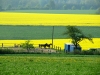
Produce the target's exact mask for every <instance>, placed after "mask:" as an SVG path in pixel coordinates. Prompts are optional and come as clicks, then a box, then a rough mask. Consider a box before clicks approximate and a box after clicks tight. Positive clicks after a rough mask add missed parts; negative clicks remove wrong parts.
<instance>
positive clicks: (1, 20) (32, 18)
mask: <svg viewBox="0 0 100 75" xmlns="http://www.w3.org/2000/svg"><path fill="white" fill-rule="evenodd" d="M0 24H1V25H34V26H36V25H44V26H66V25H74V26H100V15H87V14H86V15H84V14H41V13H38V14H37V13H11V12H8V13H7V12H0Z"/></svg>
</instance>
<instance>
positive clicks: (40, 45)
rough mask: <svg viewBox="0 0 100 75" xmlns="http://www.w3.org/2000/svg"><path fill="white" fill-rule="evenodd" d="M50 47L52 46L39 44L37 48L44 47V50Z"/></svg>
mask: <svg viewBox="0 0 100 75" xmlns="http://www.w3.org/2000/svg"><path fill="white" fill-rule="evenodd" d="M50 45H52V44H47V43H46V44H39V48H42V47H44V48H46V47H48V48H50Z"/></svg>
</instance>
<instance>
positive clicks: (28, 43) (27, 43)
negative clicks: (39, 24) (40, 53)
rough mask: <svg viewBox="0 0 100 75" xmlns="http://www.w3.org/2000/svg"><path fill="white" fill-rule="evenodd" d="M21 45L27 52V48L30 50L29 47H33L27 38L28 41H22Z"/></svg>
mask: <svg viewBox="0 0 100 75" xmlns="http://www.w3.org/2000/svg"><path fill="white" fill-rule="evenodd" d="M21 46H22V47H23V48H25V49H27V51H28V52H29V50H30V49H31V48H34V46H33V44H30V41H29V40H28V41H25V43H23V44H22V45H21Z"/></svg>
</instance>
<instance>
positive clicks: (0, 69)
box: [0, 54, 100, 75]
mask: <svg viewBox="0 0 100 75" xmlns="http://www.w3.org/2000/svg"><path fill="white" fill-rule="evenodd" d="M99 69H100V56H78V55H77V56H76V55H74V56H73V55H63V56H59V54H55V55H52V54H51V55H48V54H47V55H46V54H42V55H38V54H35V55H33V54H32V55H31V54H29V55H28V54H27V55H25V54H23V55H2V56H0V75H15V74H16V75H100V71H99Z"/></svg>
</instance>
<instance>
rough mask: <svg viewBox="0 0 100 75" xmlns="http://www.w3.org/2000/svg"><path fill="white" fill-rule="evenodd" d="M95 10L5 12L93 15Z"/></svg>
mask: <svg viewBox="0 0 100 75" xmlns="http://www.w3.org/2000/svg"><path fill="white" fill-rule="evenodd" d="M96 11H97V10H11V11H7V12H22V13H49V14H50V13H51V14H95V13H96Z"/></svg>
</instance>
